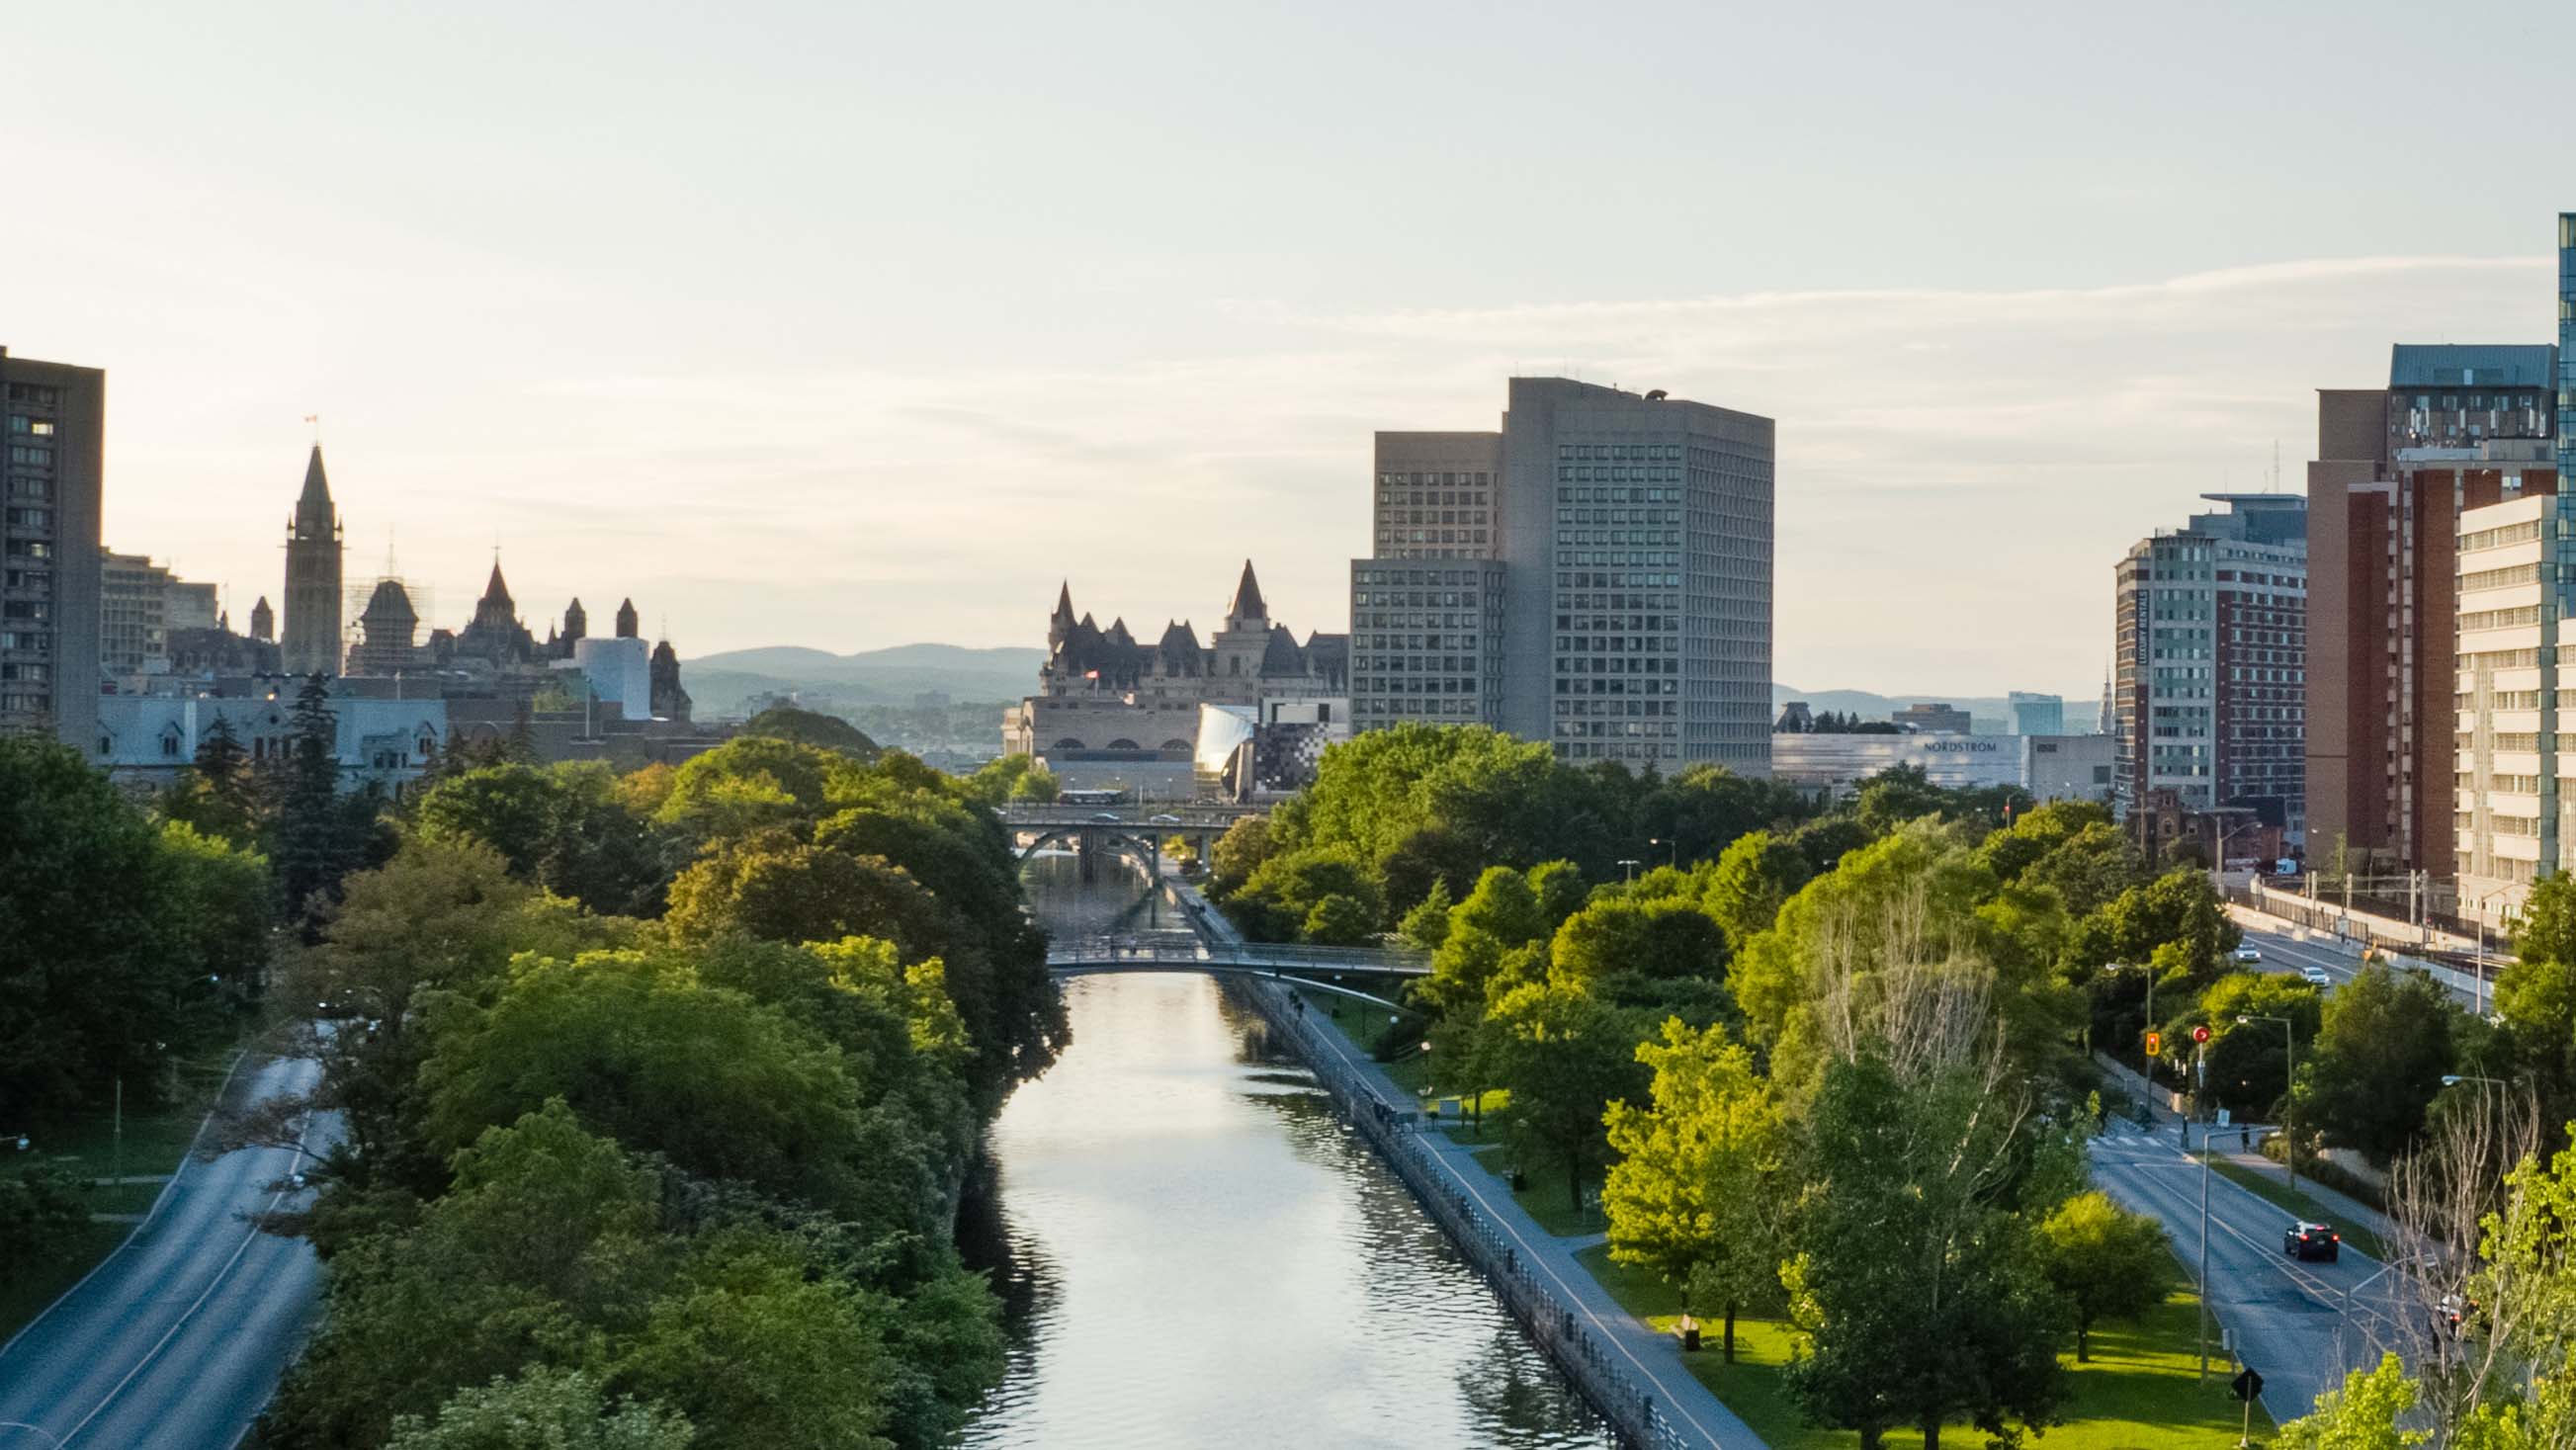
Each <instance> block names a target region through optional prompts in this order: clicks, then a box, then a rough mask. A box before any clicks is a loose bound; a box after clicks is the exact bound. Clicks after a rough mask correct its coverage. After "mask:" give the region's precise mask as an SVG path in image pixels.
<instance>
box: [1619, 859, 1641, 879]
mask: <svg viewBox="0 0 2576 1450" xmlns="http://www.w3.org/2000/svg"><path fill="white" fill-rule="evenodd" d="M1619 864H1620V865H1622V866H1625V867H1627V868H1628V879H1629V880H1630V881H1634V880H1636V879H1637V867H1638V866H1639V865H1640V864H1641V863H1640V862H1639V861H1638V860H1637V858H1636V857H1634V856H1622V857H1620V858H1619Z"/></svg>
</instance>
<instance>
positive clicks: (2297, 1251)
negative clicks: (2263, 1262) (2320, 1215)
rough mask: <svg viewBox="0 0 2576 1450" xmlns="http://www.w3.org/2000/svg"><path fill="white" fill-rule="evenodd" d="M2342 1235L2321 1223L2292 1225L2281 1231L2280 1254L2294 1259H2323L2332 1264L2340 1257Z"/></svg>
mask: <svg viewBox="0 0 2576 1450" xmlns="http://www.w3.org/2000/svg"><path fill="white" fill-rule="evenodd" d="M2342 1250H2343V1235H2341V1234H2339V1233H2336V1232H2335V1231H2334V1230H2333V1229H2332V1228H2330V1227H2328V1226H2327V1225H2325V1224H2321V1223H2294V1224H2292V1225H2290V1226H2289V1227H2288V1228H2286V1229H2283V1230H2282V1231H2281V1252H2283V1253H2285V1254H2288V1255H2289V1256H2290V1257H2291V1258H2294V1259H2323V1260H2325V1261H2326V1262H2327V1263H2329V1264H2331V1263H2333V1262H2334V1261H2335V1260H2336V1259H2337V1258H2339V1257H2341V1255H2342Z"/></svg>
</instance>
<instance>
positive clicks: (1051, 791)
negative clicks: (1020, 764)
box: [1011, 770, 1062, 805]
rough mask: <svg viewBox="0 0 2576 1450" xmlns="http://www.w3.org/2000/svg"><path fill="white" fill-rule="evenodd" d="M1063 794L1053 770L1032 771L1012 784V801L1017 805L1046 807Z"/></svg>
mask: <svg viewBox="0 0 2576 1450" xmlns="http://www.w3.org/2000/svg"><path fill="white" fill-rule="evenodd" d="M1061 793H1062V788H1061V787H1060V786H1058V784H1057V783H1056V777H1055V772H1054V771H1051V770H1031V771H1029V772H1028V773H1026V774H1024V775H1022V776H1021V777H1020V778H1019V779H1017V780H1015V781H1012V782H1011V800H1012V801H1013V803H1015V804H1029V805H1046V804H1049V803H1051V802H1053V801H1054V800H1055V798H1056V797H1057V796H1058V795H1059V794H1061Z"/></svg>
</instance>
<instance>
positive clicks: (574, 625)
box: [563, 598, 590, 640]
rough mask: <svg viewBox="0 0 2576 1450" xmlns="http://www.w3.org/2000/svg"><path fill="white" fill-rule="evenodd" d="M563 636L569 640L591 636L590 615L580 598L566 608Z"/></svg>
mask: <svg viewBox="0 0 2576 1450" xmlns="http://www.w3.org/2000/svg"><path fill="white" fill-rule="evenodd" d="M563 637H564V638H565V639H568V640H569V639H587V638H589V637H590V615H589V614H588V613H586V612H585V611H584V610H583V609H582V607H581V600H580V599H578V598H576V599H574V600H573V602H572V604H571V606H570V607H568V608H567V609H565V610H564V622H563Z"/></svg>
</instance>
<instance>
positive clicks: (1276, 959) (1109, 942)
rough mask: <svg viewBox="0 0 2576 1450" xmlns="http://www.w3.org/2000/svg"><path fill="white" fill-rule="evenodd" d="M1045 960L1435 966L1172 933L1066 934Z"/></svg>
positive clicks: (1404, 972)
mask: <svg viewBox="0 0 2576 1450" xmlns="http://www.w3.org/2000/svg"><path fill="white" fill-rule="evenodd" d="M1047 961H1048V962H1050V963H1052V964H1056V965H1065V964H1070V963H1075V962H1080V963H1085V964H1089V963H1096V962H1171V963H1198V964H1201V965H1205V966H1218V967H1276V968H1281V969H1285V970H1291V971H1313V972H1328V971H1338V972H1352V973H1359V974H1363V975H1375V976H1400V977H1418V976H1422V975H1424V974H1426V973H1428V972H1429V971H1430V970H1431V959H1430V958H1429V957H1426V956H1424V955H1422V954H1421V953H1419V952H1389V951H1370V950H1364V949H1360V948H1345V947H1309V946H1290V945H1284V944H1277V943H1271V942H1246V943H1242V944H1231V943H1206V944H1202V943H1200V942H1197V941H1184V940H1179V939H1176V938H1170V937H1161V938H1157V937H1139V936H1083V937H1066V938H1062V939H1059V940H1057V941H1054V942H1050V943H1049V944H1048V946H1047Z"/></svg>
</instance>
